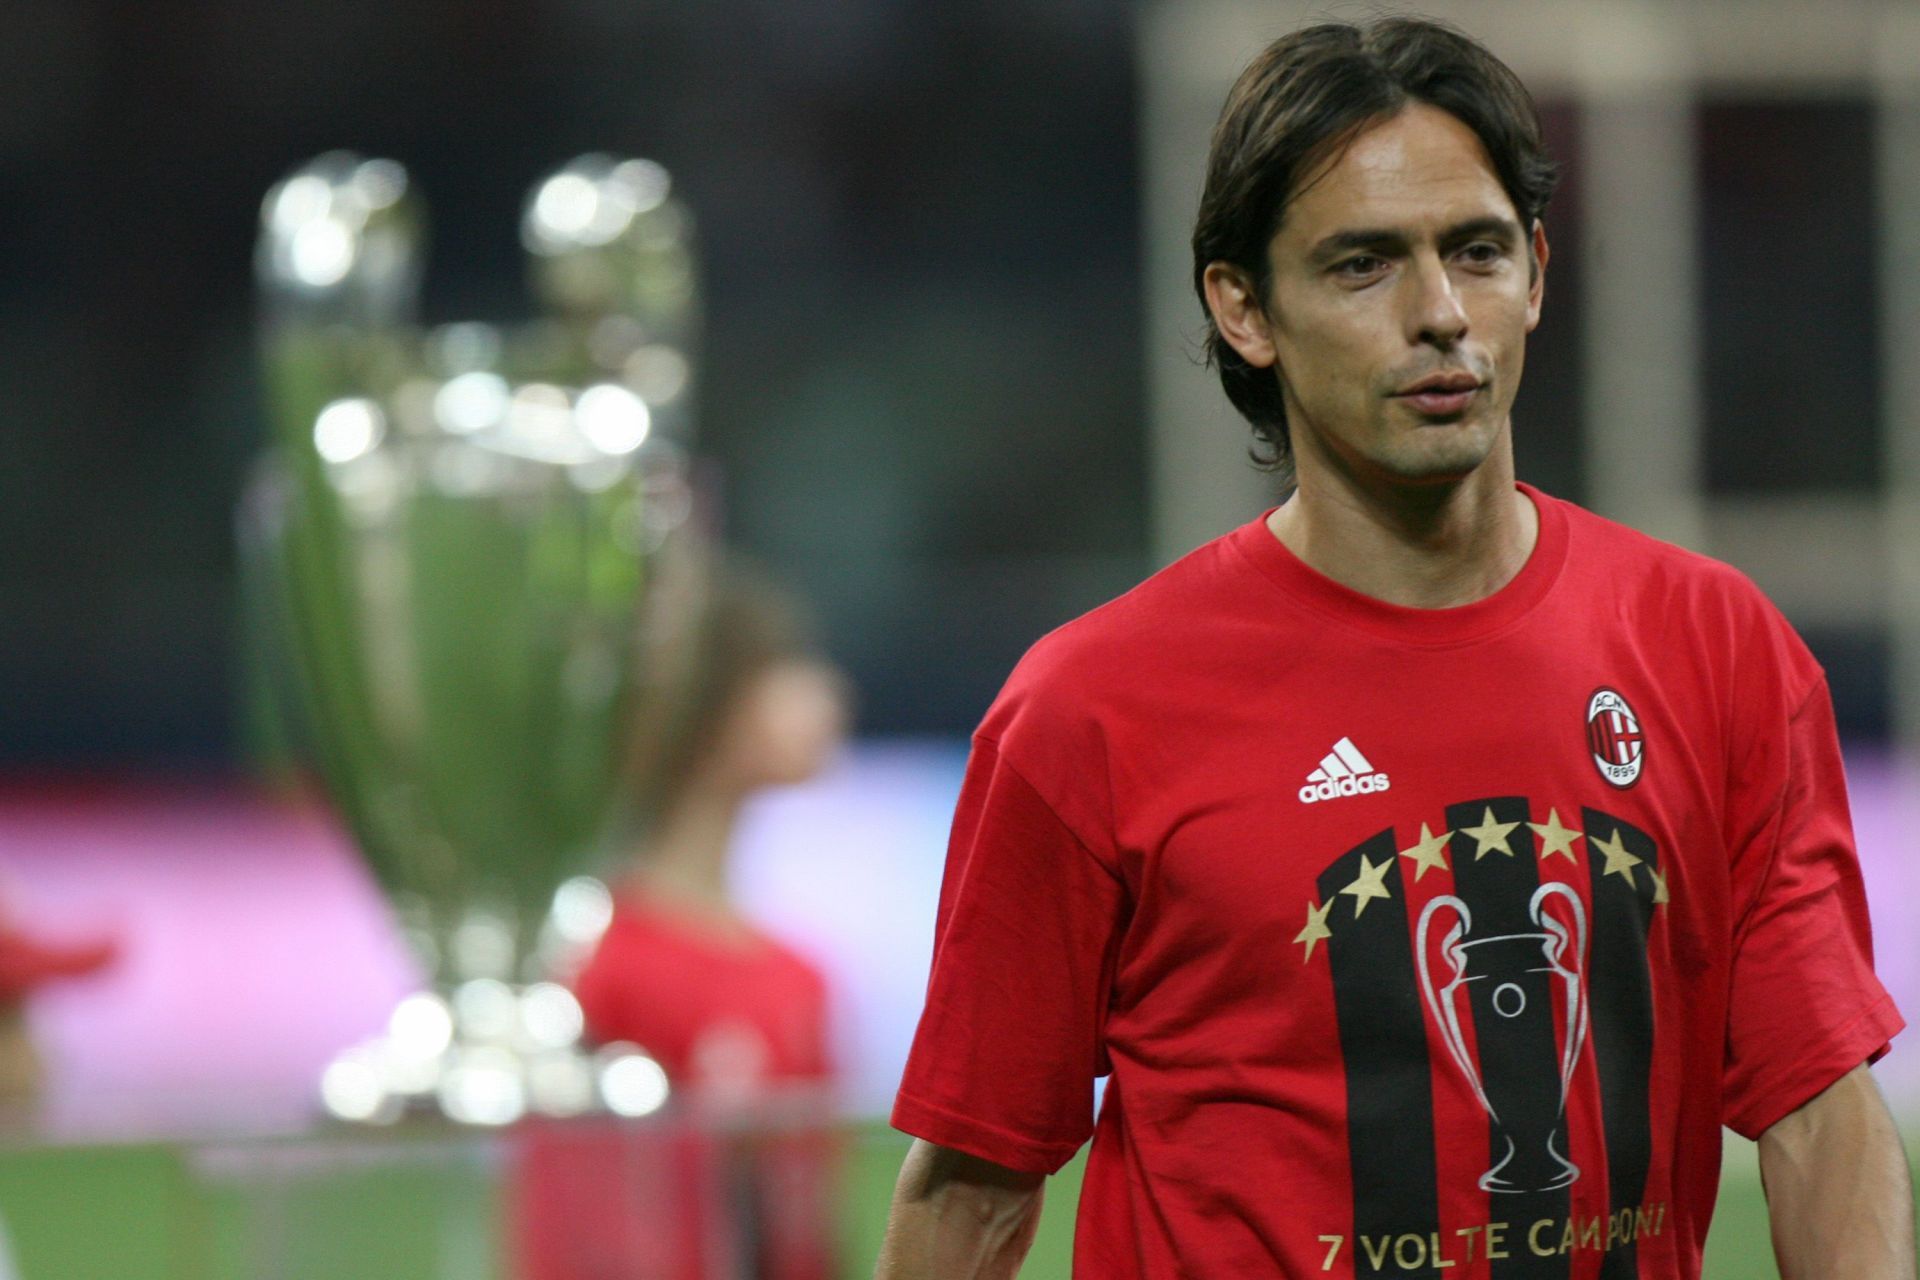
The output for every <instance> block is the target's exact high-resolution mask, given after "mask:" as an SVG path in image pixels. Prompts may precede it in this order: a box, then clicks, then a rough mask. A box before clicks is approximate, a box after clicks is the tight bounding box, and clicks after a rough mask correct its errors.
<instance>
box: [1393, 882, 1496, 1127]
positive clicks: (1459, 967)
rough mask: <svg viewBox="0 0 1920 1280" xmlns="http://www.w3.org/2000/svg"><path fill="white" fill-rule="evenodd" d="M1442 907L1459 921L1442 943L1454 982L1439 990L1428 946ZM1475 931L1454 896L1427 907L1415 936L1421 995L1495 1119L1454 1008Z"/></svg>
mask: <svg viewBox="0 0 1920 1280" xmlns="http://www.w3.org/2000/svg"><path fill="white" fill-rule="evenodd" d="M1442 907H1451V908H1452V909H1453V911H1454V914H1455V916H1456V917H1458V918H1457V919H1455V920H1454V922H1453V928H1452V929H1450V930H1449V931H1448V932H1447V936H1446V937H1445V938H1443V939H1441V942H1440V949H1441V951H1443V952H1445V953H1446V957H1447V963H1449V964H1451V965H1452V966H1453V980H1452V981H1450V982H1449V983H1447V985H1446V986H1445V987H1444V988H1441V989H1437V990H1436V989H1435V987H1434V985H1433V968H1432V962H1431V960H1430V958H1429V957H1430V954H1431V949H1430V948H1429V947H1428V946H1427V937H1428V934H1429V931H1430V930H1431V928H1432V926H1433V917H1434V913H1435V912H1437V911H1439V910H1440V908H1442ZM1472 927H1473V913H1472V912H1471V911H1469V910H1468V909H1467V904H1466V903H1465V902H1462V901H1461V900H1460V899H1459V898H1456V897H1454V896H1453V895H1452V894H1450V893H1444V894H1441V895H1440V896H1439V897H1437V898H1434V899H1433V900H1432V901H1431V902H1429V903H1427V905H1426V909H1425V910H1423V911H1422V912H1421V913H1420V924H1419V927H1418V928H1417V929H1416V931H1415V933H1414V952H1413V954H1414V957H1415V961H1416V963H1417V964H1418V965H1419V969H1420V994H1421V995H1422V996H1423V997H1424V998H1425V999H1426V1002H1427V1009H1428V1010H1429V1011H1430V1012H1431V1013H1432V1014H1433V1020H1434V1023H1435V1024H1436V1025H1437V1026H1438V1027H1439V1028H1440V1039H1441V1041H1442V1042H1443V1043H1444V1044H1445V1045H1446V1046H1447V1052H1448V1053H1449V1054H1451V1055H1452V1056H1453V1064H1454V1065H1455V1066H1456V1067H1458V1068H1460V1074H1461V1075H1463V1076H1465V1077H1466V1078H1467V1083H1468V1084H1470V1085H1472V1086H1473V1093H1474V1096H1475V1097H1476V1098H1478V1099H1480V1105H1481V1106H1483V1107H1485V1108H1486V1109H1487V1114H1488V1115H1492V1116H1495V1118H1496V1119H1498V1116H1497V1115H1495V1113H1494V1110H1493V1103H1492V1102H1490V1101H1488V1099H1487V1090H1486V1087H1485V1086H1484V1085H1483V1084H1482V1083H1481V1081H1480V1071H1479V1068H1478V1067H1476V1066H1475V1065H1474V1061H1473V1055H1472V1054H1470V1053H1468V1052H1467V1040H1466V1037H1465V1036H1464V1035H1463V1034H1462V1033H1461V1030H1460V1013H1459V1010H1458V1008H1457V1007H1456V1006H1455V1004H1454V1000H1453V993H1454V991H1455V990H1456V989H1457V988H1458V987H1459V986H1460V985H1461V984H1462V983H1463V982H1465V981H1466V967H1467V966H1466V961H1465V960H1464V959H1462V957H1461V943H1460V939H1461V938H1462V937H1464V936H1465V934H1466V932H1467V930H1468V929H1470V928H1472Z"/></svg>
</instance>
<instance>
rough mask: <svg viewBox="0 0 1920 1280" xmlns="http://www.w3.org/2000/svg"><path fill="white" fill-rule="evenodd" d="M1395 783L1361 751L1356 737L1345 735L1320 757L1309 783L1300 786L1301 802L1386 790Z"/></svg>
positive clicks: (1309, 802)
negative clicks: (1356, 744)
mask: <svg viewBox="0 0 1920 1280" xmlns="http://www.w3.org/2000/svg"><path fill="white" fill-rule="evenodd" d="M1392 785H1393V782H1392V780H1391V779H1389V778H1388V777H1387V775H1386V774H1384V773H1380V772H1378V771H1376V770H1375V769H1374V767H1373V765H1372V764H1371V763H1370V762H1369V761H1368V760H1367V758H1366V757H1365V756H1363V755H1361V754H1360V748H1358V747H1356V746H1354V745H1353V739H1352V738H1342V739H1340V741H1338V742H1336V743H1334V744H1333V750H1331V751H1329V752H1327V754H1326V756H1325V758H1324V759H1322V760H1321V761H1320V767H1319V768H1318V769H1315V770H1314V771H1313V772H1312V773H1310V774H1308V775H1307V785H1306V786H1304V787H1302V788H1300V803H1301V804H1313V803H1314V802H1315V801H1319V800H1337V799H1338V798H1340V797H1341V796H1358V795H1366V794H1368V793H1370V792H1374V791H1385V790H1386V789H1387V788H1388V787H1390V786H1392Z"/></svg>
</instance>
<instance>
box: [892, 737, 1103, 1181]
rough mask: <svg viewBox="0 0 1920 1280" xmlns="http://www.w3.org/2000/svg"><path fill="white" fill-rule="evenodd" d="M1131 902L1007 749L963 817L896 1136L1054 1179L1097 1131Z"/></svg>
mask: <svg viewBox="0 0 1920 1280" xmlns="http://www.w3.org/2000/svg"><path fill="white" fill-rule="evenodd" d="M1125 904H1126V894H1125V890H1124V888H1123V886H1122V884H1121V882H1120V880H1119V878H1118V877H1117V876H1116V875H1115V874H1114V872H1113V870H1112V868H1111V865H1110V864H1109V863H1108V862H1106V861H1105V860H1104V858H1103V855H1102V854H1100V853H1096V851H1095V850H1094V849H1093V848H1090V847H1089V843H1088V841H1086V840H1083V839H1082V837H1081V836H1080V835H1079V834H1076V832H1075V831H1074V830H1073V829H1071V828H1069V826H1068V825H1067V823H1066V822H1065V821H1063V820H1062V818H1061V817H1060V815H1059V813H1058V812H1057V811H1056V810H1055V808H1054V806H1053V805H1052V804H1050V803H1049V802H1048V800H1047V799H1046V798H1045V797H1043V796H1042V795H1041V794H1040V792H1039V791H1037V790H1036V789H1035V787H1034V785H1033V784H1032V783H1030V782H1029V781H1028V779H1027V777H1026V776H1025V774H1023V772H1022V771H1021V770H1020V769H1019V768H1018V767H1016V766H1015V765H1014V764H1013V762H1012V761H1010V760H1009V759H1008V758H1007V756H1006V755H1005V754H1004V753H1003V750H1002V745H1001V744H1000V743H999V742H996V741H995V740H993V739H992V738H989V737H985V736H976V737H975V738H974V742H973V752H972V755H971V756H970V758H969V759H968V762H967V772H966V778H965V780H964V782H963V783H962V785H961V791H960V799H959V803H958V804H957V806H956V807H955V811H954V821H953V832H952V837H951V840H950V842H949V845H948V850H947V866H946V875H945V879H944V881H943V883H942V886H941V891H940V908H939V914H938V918H937V921H936V924H935V930H934V950H933V971H932V976H931V978H930V979H929V982H928V986H927V1003H926V1008H925V1011H924V1012H923V1013H922V1014H921V1017H920V1025H919V1029H918V1031H917V1032H916V1033H915V1035H914V1040H913V1048H912V1051H911V1052H910V1054H909V1055H908V1059H907V1067H906V1073H905V1076H904V1078H903V1080H902V1082H901V1086H900V1092H899V1095H898V1097H897V1098H896V1099H895V1102H894V1107H893V1125H894V1127H895V1128H898V1129H900V1130H903V1131H904V1132H906V1133H910V1134H912V1135H914V1136H915V1137H919V1138H924V1139H926V1140H927V1141H929V1142H932V1143H936V1144H938V1145H940V1146H943V1147H951V1148H954V1149H956V1150H960V1151H965V1152H967V1153H969V1154H971V1155H976V1156H980V1157H981V1158H983V1159H987V1160H992V1161H994V1162H996V1163H998V1164H1002V1165H1006V1166H1007V1167H1009V1168H1013V1169H1021V1170H1025V1171H1028V1172H1032V1173H1052V1172H1054V1171H1055V1170H1057V1169H1059V1168H1060V1166H1061V1165H1063V1164H1065V1163H1066V1162H1067V1160H1068V1159H1070V1158H1071V1157H1072V1155H1073V1153H1074V1152H1075V1151H1077V1150H1079V1148H1080V1146H1081V1144H1082V1143H1084V1142H1085V1141H1086V1140H1087V1138H1088V1137H1089V1136H1090V1135H1091V1133H1092V1131H1093V1081H1094V1077H1095V1076H1096V1075H1099V1074H1103V1073H1104V1071H1105V1069H1106V1068H1105V1053H1104V1050H1103V1048H1102V1043H1101V1033H1102V1026H1103V1020H1104V1018H1103V1015H1104V1012H1105V1009H1106V1004H1107V993H1108V990H1109V988H1110V986H1111V982H1112V970H1113V963H1114V955H1115V950H1116V947H1117V945H1118V940H1119V936H1120V933H1121V930H1122V928H1123V915H1124V912H1125Z"/></svg>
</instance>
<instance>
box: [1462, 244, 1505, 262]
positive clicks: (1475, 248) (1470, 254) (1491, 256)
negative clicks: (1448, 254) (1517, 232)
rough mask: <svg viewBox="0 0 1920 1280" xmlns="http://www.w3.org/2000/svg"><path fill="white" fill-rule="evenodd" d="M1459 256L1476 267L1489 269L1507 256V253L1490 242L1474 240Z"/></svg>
mask: <svg viewBox="0 0 1920 1280" xmlns="http://www.w3.org/2000/svg"><path fill="white" fill-rule="evenodd" d="M1460 256H1461V257H1463V258H1465V259H1466V260H1467V261H1468V262H1469V263H1471V264H1472V265H1474V266H1476V267H1489V266H1492V265H1493V264H1494V263H1496V262H1499V261H1500V260H1501V259H1503V258H1505V257H1506V256H1507V251H1506V250H1505V249H1503V248H1502V247H1501V246H1499V245H1497V244H1495V243H1494V242H1493V241H1491V240H1476V241H1474V242H1473V243H1472V244H1470V245H1468V246H1467V247H1466V248H1464V249H1462V250H1461V251H1460Z"/></svg>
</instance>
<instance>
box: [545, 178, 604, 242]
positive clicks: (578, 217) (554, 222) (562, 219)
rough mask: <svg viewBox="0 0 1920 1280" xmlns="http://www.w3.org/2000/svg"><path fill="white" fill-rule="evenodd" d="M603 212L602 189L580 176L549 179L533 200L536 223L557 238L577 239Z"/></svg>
mask: <svg viewBox="0 0 1920 1280" xmlns="http://www.w3.org/2000/svg"><path fill="white" fill-rule="evenodd" d="M599 212H600V191H599V189H598V188H597V187H595V186H594V184H593V182H592V181H591V180H589V179H587V178H585V177H582V176H581V175H580V174H577V173H556V174H555V175H554V176H553V177H551V178H548V179H547V180H546V182H545V183H544V184H542V185H541V187H540V194H539V195H537V196H535V197H534V201H533V217H534V221H535V223H536V224H537V225H538V227H539V229H540V230H542V231H544V232H545V233H546V234H547V235H549V236H552V237H554V238H557V239H565V240H571V239H575V238H577V237H578V236H579V235H580V233H581V232H583V231H585V230H586V229H587V228H588V227H589V226H591V225H592V224H593V220H594V217H595V215H596V214H598V213H599Z"/></svg>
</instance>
